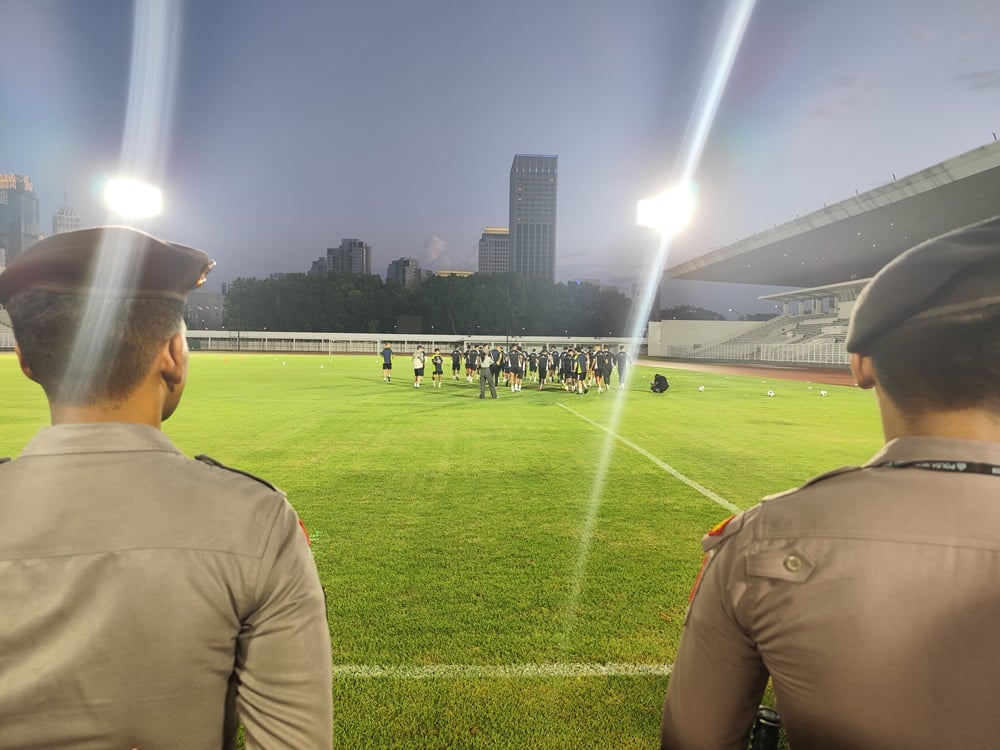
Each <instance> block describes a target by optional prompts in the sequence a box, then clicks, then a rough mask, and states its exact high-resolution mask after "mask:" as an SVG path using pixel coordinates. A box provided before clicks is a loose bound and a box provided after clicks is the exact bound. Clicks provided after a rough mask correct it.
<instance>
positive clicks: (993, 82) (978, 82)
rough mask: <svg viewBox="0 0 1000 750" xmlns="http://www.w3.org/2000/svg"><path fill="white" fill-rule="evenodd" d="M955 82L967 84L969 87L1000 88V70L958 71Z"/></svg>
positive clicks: (977, 88) (979, 88)
mask: <svg viewBox="0 0 1000 750" xmlns="http://www.w3.org/2000/svg"><path fill="white" fill-rule="evenodd" d="M955 83H957V84H959V85H960V86H968V87H969V88H970V89H976V90H982V89H1000V70H975V71H973V72H971V73H959V74H958V75H956V76H955Z"/></svg>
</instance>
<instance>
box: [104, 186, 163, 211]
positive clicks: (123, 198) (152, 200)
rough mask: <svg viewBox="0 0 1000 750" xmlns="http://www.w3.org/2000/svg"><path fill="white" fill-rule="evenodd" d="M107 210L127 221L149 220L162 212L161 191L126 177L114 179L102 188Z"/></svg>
mask: <svg viewBox="0 0 1000 750" xmlns="http://www.w3.org/2000/svg"><path fill="white" fill-rule="evenodd" d="M104 202H105V203H106V204H107V206H108V208H109V209H111V210H112V211H113V212H114V213H116V214H118V215H119V216H124V217H125V218H127V219H149V218H152V217H153V216H159V214H160V211H162V210H163V191H161V190H160V188H158V187H156V186H155V185H148V184H146V183H144V182H139V181H138V180H133V179H131V178H128V177H114V178H112V179H110V180H108V183H107V185H105V187H104Z"/></svg>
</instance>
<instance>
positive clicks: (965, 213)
mask: <svg viewBox="0 0 1000 750" xmlns="http://www.w3.org/2000/svg"><path fill="white" fill-rule="evenodd" d="M998 213H1000V142H993V143H990V144H988V145H986V146H982V147H980V148H977V149H974V150H972V151H969V152H966V153H964V154H961V155H959V156H956V157H954V158H952V159H949V160H947V161H944V162H941V163H940V164H936V165H934V166H932V167H928V168H927V169H924V170H922V171H920V172H918V173H916V174H912V175H909V176H908V177H903V178H901V179H897V180H894V181H893V182H891V183H889V184H888V185H884V186H881V187H878V188H875V189H874V190H870V191H868V192H866V193H862V194H859V195H857V196H855V197H852V198H848V199H847V200H843V201H841V202H839V203H837V204H835V205H832V206H828V207H824V208H823V209H821V210H819V211H815V212H813V213H811V214H808V215H806V216H803V217H801V218H797V219H795V220H794V221H790V222H787V223H785V224H782V225H780V226H777V227H774V228H773V229H770V230H768V231H765V232H761V233H759V234H754V235H752V236H750V237H747V238H745V239H742V240H739V241H738V242H735V243H733V244H731V245H727V246H726V247H722V248H719V249H717V250H714V251H712V252H709V253H706V254H705V255H702V256H700V257H697V258H694V259H692V260H690V261H687V262H685V263H680V264H678V265H675V266H672V267H670V268H668V269H667V270H666V272H665V276H666V277H667V278H670V279H691V280H699V281H722V282H731V283H743V284H761V285H771V286H781V287H789V289H788V291H786V292H780V293H777V294H769V295H766V296H764V297H761V298H760V299H762V300H769V301H773V302H774V304H775V305H776V306H778V307H780V310H781V313H780V314H779V315H777V316H776V317H774V318H772V319H770V320H768V321H765V322H762V323H756V322H742V321H719V322H714V321H661V322H658V323H651V324H650V326H649V354H650V356H653V357H663V358H667V359H679V360H707V361H715V362H726V363H739V364H762V365H764V364H766V365H793V366H795V365H808V366H831V365H832V366H838V365H844V366H846V365H847V363H848V355H847V351H846V349H845V347H844V342H845V339H846V335H847V324H848V320H849V319H850V317H851V311H852V309H853V307H854V302H855V300H857V298H858V295H859V294H860V293H861V290H862V289H864V287H865V285H866V284H867V283H868V281H869V280H870V279H871V277H872V276H874V275H875V273H876V272H877V271H878V270H879V269H880V268H882V266H884V265H885V264H886V263H888V262H889V261H891V260H892V259H893V258H895V257H896V256H897V255H899V254H900V253H902V252H903V251H905V250H907V249H909V248H911V247H913V246H914V245H917V244H919V243H920V242H923V241H924V240H926V239H928V238H930V237H935V236H937V235H940V234H943V233H945V232H948V231H950V230H952V229H957V228H958V227H962V226H966V225H968V224H972V223H975V222H977V221H980V220H983V219H987V218H990V217H991V216H995V215H997V214H998Z"/></svg>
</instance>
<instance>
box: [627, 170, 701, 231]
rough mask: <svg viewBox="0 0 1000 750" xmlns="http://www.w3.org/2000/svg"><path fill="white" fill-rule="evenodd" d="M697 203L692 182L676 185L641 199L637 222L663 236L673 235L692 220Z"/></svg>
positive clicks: (637, 210) (638, 206)
mask: <svg viewBox="0 0 1000 750" xmlns="http://www.w3.org/2000/svg"><path fill="white" fill-rule="evenodd" d="M695 203H696V201H695V194H694V188H693V187H692V186H691V184H690V183H687V182H684V183H681V184H679V185H674V186H673V187H672V188H669V189H668V190H666V191H664V192H663V193H660V195H657V196H655V197H653V198H645V199H643V200H641V201H639V203H638V204H637V206H636V223H637V224H638V225H639V226H640V227H642V228H644V229H655V230H657V231H658V232H659V233H660V234H661V235H662V236H663V237H673V236H674V235H675V234H677V233H678V232H679V231H681V230H682V229H683V228H684V227H685V226H687V224H688V222H690V221H691V217H692V216H693V215H694V209H695Z"/></svg>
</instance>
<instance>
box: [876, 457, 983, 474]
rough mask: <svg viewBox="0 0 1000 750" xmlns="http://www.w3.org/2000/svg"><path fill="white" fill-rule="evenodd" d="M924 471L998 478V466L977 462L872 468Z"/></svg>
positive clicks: (912, 463)
mask: <svg viewBox="0 0 1000 750" xmlns="http://www.w3.org/2000/svg"><path fill="white" fill-rule="evenodd" d="M883 467H885V468H887V469H926V470H927V471H951V472H955V473H958V474H988V475H989V476H994V477H997V476H1000V466H997V465H996V464H984V463H981V462H979V461H886V462H885V463H882V464H876V465H875V467H874V468H879V469H880V468H883Z"/></svg>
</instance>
